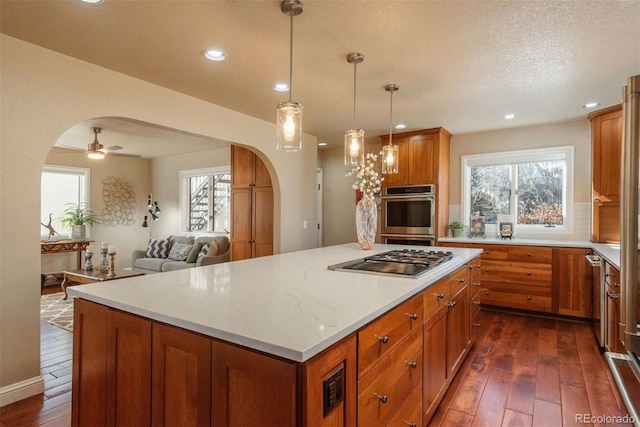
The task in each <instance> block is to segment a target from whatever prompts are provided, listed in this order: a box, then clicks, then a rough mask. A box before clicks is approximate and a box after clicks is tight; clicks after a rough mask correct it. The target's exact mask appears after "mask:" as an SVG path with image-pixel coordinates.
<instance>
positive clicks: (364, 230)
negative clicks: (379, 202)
mask: <svg viewBox="0 0 640 427" xmlns="http://www.w3.org/2000/svg"><path fill="white" fill-rule="evenodd" d="M377 227H378V207H377V206H376V202H374V201H373V199H372V198H370V197H367V196H364V197H363V198H362V199H360V201H358V203H356V233H357V234H358V244H360V249H363V250H369V249H373V243H374V242H375V240H376V229H377Z"/></svg>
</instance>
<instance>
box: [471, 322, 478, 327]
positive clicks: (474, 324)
mask: <svg viewBox="0 0 640 427" xmlns="http://www.w3.org/2000/svg"><path fill="white" fill-rule="evenodd" d="M472 325H473V326H475V327H476V328H479V327H480V323H476V322H473V323H472Z"/></svg>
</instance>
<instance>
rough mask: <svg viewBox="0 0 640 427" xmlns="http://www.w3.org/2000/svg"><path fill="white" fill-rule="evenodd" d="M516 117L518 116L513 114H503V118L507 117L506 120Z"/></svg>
mask: <svg viewBox="0 0 640 427" xmlns="http://www.w3.org/2000/svg"><path fill="white" fill-rule="evenodd" d="M516 117H518V116H516V115H515V114H505V115H504V118H505V119H507V120H511V119H515V118H516Z"/></svg>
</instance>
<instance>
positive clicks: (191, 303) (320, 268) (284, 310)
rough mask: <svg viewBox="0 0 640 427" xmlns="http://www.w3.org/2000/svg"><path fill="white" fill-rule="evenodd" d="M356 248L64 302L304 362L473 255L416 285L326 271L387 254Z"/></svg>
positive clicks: (164, 276) (163, 277) (117, 284)
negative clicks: (113, 311)
mask: <svg viewBox="0 0 640 427" xmlns="http://www.w3.org/2000/svg"><path fill="white" fill-rule="evenodd" d="M402 248H410V249H411V248H413V249H415V247H412V246H408V247H407V246H402V245H381V244H376V245H375V247H374V249H373V250H371V251H362V250H360V248H359V247H358V245H357V244H356V243H352V244H345V245H338V246H329V247H325V248H318V249H310V250H305V251H299V252H290V253H286V254H279V255H273V256H269V257H263V258H255V259H250V260H243V261H234V262H228V263H222V264H216V265H211V266H206V267H197V268H190V269H185V270H177V271H171V272H165V273H159V274H151V275H146V276H139V277H133V278H127V279H121V280H112V281H108V282H104V283H96V284H89V285H80V286H74V287H72V288H69V289H68V293H69V295H71V296H73V297H78V298H83V299H86V300H89V301H93V302H96V303H99V304H104V305H106V306H109V307H113V308H116V309H119V310H123V311H126V312H129V313H133V314H137V315H140V316H143V317H146V318H149V319H153V320H157V321H160V322H164V323H167V324H170V325H174V326H178V327H181V328H184V329H187V330H191V331H195V332H199V333H202V334H204V335H207V336H210V337H213V338H218V339H221V340H225V341H228V342H231V343H234V344H238V345H242V346H245V347H248V348H251V349H254V350H258V351H263V352H265V353H269V354H272V355H275V356H280V357H283V358H286V359H289V360H293V361H296V362H304V361H307V360H308V359H310V358H311V357H313V356H315V355H316V354H318V353H320V352H321V351H323V350H325V349H327V348H328V347H330V346H331V345H332V344H335V343H336V342H338V341H340V340H341V339H342V338H344V337H346V336H348V335H349V334H351V333H353V332H355V331H356V330H358V329H359V328H361V327H362V326H364V325H366V324H367V323H369V322H370V321H372V320H374V319H376V318H377V317H379V316H380V315H382V314H384V313H385V312H386V311H388V310H389V309H391V308H393V307H395V306H396V305H398V304H400V303H401V302H403V301H405V300H407V299H408V298H410V297H411V296H413V295H415V294H417V293H419V292H420V291H422V290H424V289H425V288H427V287H428V286H430V285H431V284H433V283H435V282H436V281H437V280H439V279H441V278H443V277H445V276H446V275H448V274H450V273H452V272H454V271H455V270H457V269H458V268H460V267H461V266H463V265H464V264H465V263H466V262H468V261H470V260H471V259H473V258H475V257H476V256H478V255H480V253H481V251H480V250H478V249H463V248H446V247H433V248H429V249H432V250H445V251H451V252H453V254H454V257H453V258H452V259H451V260H450V261H449V262H446V263H443V264H442V265H440V266H438V267H436V268H434V269H432V270H430V271H428V272H427V273H425V274H423V275H421V276H420V277H419V278H407V277H391V276H385V275H375V274H366V273H355V272H345V271H331V270H328V269H327V266H329V265H333V264H337V263H340V262H345V261H349V260H352V259H358V258H362V257H365V256H369V255H372V254H375V253H380V252H385V251H388V250H393V249H402Z"/></svg>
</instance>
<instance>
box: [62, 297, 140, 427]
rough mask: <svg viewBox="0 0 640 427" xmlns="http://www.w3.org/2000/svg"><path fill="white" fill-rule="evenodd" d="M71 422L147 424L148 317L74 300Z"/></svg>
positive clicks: (75, 423)
mask: <svg viewBox="0 0 640 427" xmlns="http://www.w3.org/2000/svg"><path fill="white" fill-rule="evenodd" d="M72 382H73V389H72V421H71V424H72V425H74V426H85V425H105V424H106V425H149V424H150V423H151V388H150V386H149V384H150V382H151V322H150V321H149V320H147V319H144V318H141V317H138V316H134V315H130V314H126V313H123V312H120V311H115V310H111V309H109V308H107V307H105V306H102V305H98V304H93V303H89V302H87V301H84V300H81V299H76V300H75V301H74V334H73V379H72Z"/></svg>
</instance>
